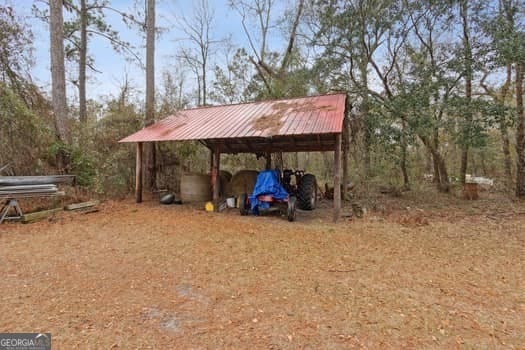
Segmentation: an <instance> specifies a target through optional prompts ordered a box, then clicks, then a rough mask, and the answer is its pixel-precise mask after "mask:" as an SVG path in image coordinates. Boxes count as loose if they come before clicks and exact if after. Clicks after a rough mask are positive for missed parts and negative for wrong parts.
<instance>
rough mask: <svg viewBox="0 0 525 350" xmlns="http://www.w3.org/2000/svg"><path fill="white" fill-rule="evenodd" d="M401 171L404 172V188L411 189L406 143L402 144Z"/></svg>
mask: <svg viewBox="0 0 525 350" xmlns="http://www.w3.org/2000/svg"><path fill="white" fill-rule="evenodd" d="M400 165H401V173H402V174H403V189H405V190H409V189H410V180H409V178H408V171H407V146H406V144H401V164H400Z"/></svg>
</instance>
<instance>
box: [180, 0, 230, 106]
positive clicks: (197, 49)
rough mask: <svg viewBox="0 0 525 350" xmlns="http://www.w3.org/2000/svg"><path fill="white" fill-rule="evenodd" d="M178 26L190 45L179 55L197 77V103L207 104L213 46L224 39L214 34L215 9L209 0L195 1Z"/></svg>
mask: <svg viewBox="0 0 525 350" xmlns="http://www.w3.org/2000/svg"><path fill="white" fill-rule="evenodd" d="M178 22H179V23H178V26H179V28H180V29H181V30H182V31H183V32H184V35H185V37H184V38H183V40H184V41H185V42H187V43H189V44H190V46H186V47H183V48H182V49H181V53H180V54H179V57H180V58H182V59H184V61H186V63H187V64H188V65H189V66H190V67H191V70H192V71H193V72H194V73H195V75H196V78H197V85H198V92H197V104H198V105H206V104H207V99H208V85H207V83H208V77H207V73H208V63H209V59H210V55H211V54H212V53H213V46H214V45H215V44H218V43H220V42H221V41H222V40H221V39H217V38H215V37H214V35H213V31H214V23H215V10H214V9H213V7H211V6H210V3H209V2H208V0H199V1H196V2H194V3H193V14H192V16H191V17H189V18H186V17H184V16H182V17H181V18H179V19H178Z"/></svg>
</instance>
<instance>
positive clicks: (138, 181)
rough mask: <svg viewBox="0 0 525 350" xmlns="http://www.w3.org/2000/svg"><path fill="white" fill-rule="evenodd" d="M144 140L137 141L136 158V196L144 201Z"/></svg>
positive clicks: (138, 199) (139, 201) (140, 201)
mask: <svg viewBox="0 0 525 350" xmlns="http://www.w3.org/2000/svg"><path fill="white" fill-rule="evenodd" d="M142 145H143V144H142V142H137V158H136V160H135V198H136V201H137V203H142V149H143V147H142Z"/></svg>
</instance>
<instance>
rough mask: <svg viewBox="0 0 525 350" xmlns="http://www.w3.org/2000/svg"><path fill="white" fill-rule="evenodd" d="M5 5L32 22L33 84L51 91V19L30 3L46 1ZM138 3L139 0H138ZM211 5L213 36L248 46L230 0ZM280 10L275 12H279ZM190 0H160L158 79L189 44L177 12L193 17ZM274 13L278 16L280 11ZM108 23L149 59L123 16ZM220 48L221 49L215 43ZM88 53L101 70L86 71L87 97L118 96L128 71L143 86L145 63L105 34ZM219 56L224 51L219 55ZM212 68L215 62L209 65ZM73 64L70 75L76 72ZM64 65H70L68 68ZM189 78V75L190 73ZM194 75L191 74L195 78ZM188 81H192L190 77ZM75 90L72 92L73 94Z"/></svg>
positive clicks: (117, 2) (125, 7)
mask: <svg viewBox="0 0 525 350" xmlns="http://www.w3.org/2000/svg"><path fill="white" fill-rule="evenodd" d="M135 1H137V0H110V3H111V6H113V7H114V8H117V9H119V10H122V11H128V12H131V11H132V10H133V6H134V3H135ZM3 2H4V4H6V3H7V4H9V5H11V6H13V8H14V9H15V13H16V14H17V15H18V16H21V17H23V18H24V19H25V20H26V22H27V23H28V24H29V26H30V27H31V29H32V31H33V34H34V43H33V45H34V52H33V55H34V60H35V64H34V67H33V71H32V74H33V79H34V81H35V83H36V84H37V85H38V86H40V87H41V88H42V89H43V90H44V91H50V88H51V82H50V79H51V73H50V64H49V60H50V53H49V28H48V24H47V23H44V22H42V21H41V20H40V19H37V18H35V17H34V16H33V13H32V10H31V8H32V6H33V5H36V6H38V7H40V8H44V7H46V6H47V5H46V4H45V3H44V2H43V1H31V0H18V1H15V0H4V1H3ZM137 2H140V1H137ZM209 3H210V5H211V7H212V8H213V9H214V11H215V30H214V36H215V38H221V39H222V38H226V37H231V38H232V41H233V42H234V43H235V44H236V45H239V46H246V44H247V43H246V41H247V40H246V37H245V34H244V32H243V30H242V26H241V18H240V16H239V15H238V14H237V13H236V11H234V10H232V9H230V8H229V6H228V4H227V3H228V0H209ZM276 12H277V11H276ZM191 13H192V1H188V0H157V7H156V20H157V23H156V25H157V26H158V27H161V28H163V29H164V31H163V33H162V34H160V36H159V37H158V38H157V41H156V52H155V65H156V67H155V70H156V79H157V84H156V85H158V82H159V81H160V79H159V78H160V76H161V73H162V71H163V70H165V69H170V67H173V64H174V62H175V58H174V55H175V54H176V52H177V48H178V47H179V46H180V45H185V42H184V40H181V39H183V38H184V33H182V32H181V31H180V30H179V29H178V28H177V27H176V25H174V22H175V18H176V16H191ZM276 15H280V14H279V13H276ZM106 19H107V22H108V23H109V24H110V25H111V26H112V27H113V29H115V30H117V31H118V32H119V34H120V37H121V39H123V40H124V41H127V42H129V43H131V44H132V45H133V46H135V47H136V48H137V50H136V51H137V52H138V53H139V55H140V56H141V57H143V61H144V62H145V58H144V57H145V49H144V47H143V46H144V39H143V37H142V35H141V33H139V32H138V30H137V29H130V28H128V27H127V25H126V24H124V23H123V22H122V20H121V17H120V16H118V15H115V14H111V13H108V16H107V17H106ZM271 45H279V40H278V38H277V37H276V36H272V38H271V40H270V46H271ZM217 49H220V48H217ZM88 50H89V54H90V55H92V56H93V57H94V59H95V67H96V68H97V70H99V71H100V72H101V73H95V72H92V71H88V87H87V94H88V98H92V99H98V98H100V97H102V96H109V95H116V94H117V93H118V91H119V86H121V84H122V82H123V81H124V77H125V76H126V75H127V76H128V78H129V80H130V83H131V84H132V85H133V86H135V87H138V88H139V89H140V88H141V87H142V86H144V85H145V83H144V81H145V74H144V71H143V70H142V68H141V67H140V66H139V65H138V64H136V63H133V62H130V61H129V60H126V58H125V57H124V55H122V54H118V53H115V52H114V51H113V49H112V47H111V45H110V44H109V42H107V41H106V40H104V39H100V38H95V39H92V40H91V41H90V42H89V44H88ZM219 56H220V55H219ZM210 68H211V66H210ZM73 69H74V67H71V69H69V71H70V74H76V73H74V72H73V71H72V70H73ZM66 70H68V68H67V67H66ZM188 79H190V78H188ZM192 80H193V79H192ZM189 83H190V86H191V84H193V81H189ZM75 90H76V89H74V88H73V86H71V85H69V86H68V95H69V96H70V97H71V96H73V97H74V96H75V94H76V91H75ZM72 94H73V95H72Z"/></svg>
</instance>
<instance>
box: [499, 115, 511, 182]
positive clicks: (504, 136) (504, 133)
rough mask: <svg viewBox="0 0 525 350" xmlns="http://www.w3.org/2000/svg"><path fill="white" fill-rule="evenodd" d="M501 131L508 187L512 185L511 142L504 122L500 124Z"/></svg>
mask: <svg viewBox="0 0 525 350" xmlns="http://www.w3.org/2000/svg"><path fill="white" fill-rule="evenodd" d="M499 130H500V133H501V141H502V145H501V147H502V149H503V165H504V169H505V182H506V183H507V187H510V185H511V183H512V159H511V157H510V140H509V132H508V130H507V125H506V124H505V122H504V121H502V122H501V123H500V126H499Z"/></svg>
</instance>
